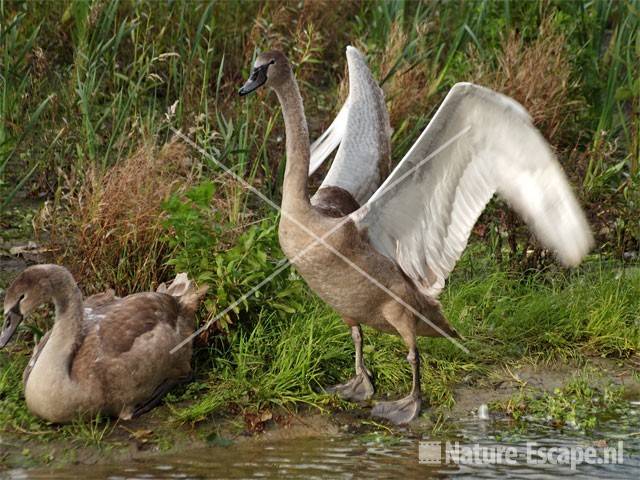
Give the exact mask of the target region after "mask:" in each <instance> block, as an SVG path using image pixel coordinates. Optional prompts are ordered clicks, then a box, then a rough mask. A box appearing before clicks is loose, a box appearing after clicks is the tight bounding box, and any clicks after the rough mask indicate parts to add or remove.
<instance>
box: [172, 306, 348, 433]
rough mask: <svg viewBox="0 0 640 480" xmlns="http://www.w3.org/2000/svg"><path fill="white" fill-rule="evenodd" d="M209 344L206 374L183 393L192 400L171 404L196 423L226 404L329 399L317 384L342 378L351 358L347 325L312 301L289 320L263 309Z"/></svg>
mask: <svg viewBox="0 0 640 480" xmlns="http://www.w3.org/2000/svg"><path fill="white" fill-rule="evenodd" d="M212 348H214V349H212V350H210V351H209V352H208V355H207V358H206V359H205V362H206V365H207V369H206V375H205V376H204V377H203V378H199V379H197V380H196V382H195V383H194V384H193V385H192V386H191V387H190V389H188V390H187V392H185V394H184V396H183V397H182V399H184V398H185V397H186V398H189V397H192V398H193V399H194V401H193V402H192V403H191V404H190V405H189V406H187V407H173V415H174V417H175V419H176V420H178V421H180V422H198V421H201V420H204V419H205V418H208V417H209V416H211V415H213V414H219V413H221V412H223V411H228V410H229V408H230V407H231V406H234V407H235V408H232V409H231V410H232V411H233V410H235V411H238V409H240V410H245V409H246V410H260V409H265V408H273V407H276V406H280V407H285V408H292V407H296V406H299V405H301V404H306V405H312V406H315V407H321V406H322V405H324V404H326V403H327V401H328V398H327V397H326V396H325V395H324V394H323V393H322V391H321V388H322V386H324V385H327V384H331V383H336V382H338V381H339V380H341V379H343V378H346V375H349V374H350V372H349V366H350V365H351V361H352V360H351V355H350V337H349V331H348V329H347V328H346V327H345V326H344V325H343V324H342V322H341V321H340V320H339V319H338V318H336V317H335V315H333V314H331V313H330V312H329V311H328V310H327V309H326V307H325V306H324V305H322V304H321V303H320V302H319V301H317V300H313V301H311V302H310V304H309V305H308V308H307V309H306V311H304V312H300V313H294V314H293V315H292V316H291V317H290V318H288V319H285V318H282V317H279V316H277V315H271V314H268V313H264V314H262V315H260V319H259V320H258V322H257V323H256V324H255V325H252V326H248V325H246V324H241V325H240V326H239V328H237V329H235V330H234V331H232V332H231V333H230V335H229V337H228V338H227V339H226V340H224V341H219V342H218V347H212ZM179 399H180V398H179Z"/></svg>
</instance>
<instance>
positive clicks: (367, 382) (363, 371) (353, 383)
mask: <svg viewBox="0 0 640 480" xmlns="http://www.w3.org/2000/svg"><path fill="white" fill-rule="evenodd" d="M351 338H352V339H353V344H354V345H355V347H356V376H355V377H353V378H352V379H351V380H349V381H348V382H346V383H342V384H340V385H334V386H333V387H327V388H326V391H327V392H328V393H336V394H337V395H339V396H340V397H341V398H343V399H345V400H351V401H353V402H361V401H364V400H369V399H370V398H371V397H373V394H374V392H375V390H374V388H373V383H372V382H371V372H370V371H369V369H368V368H367V367H366V366H365V365H364V358H363V356H362V329H361V328H360V325H352V326H351Z"/></svg>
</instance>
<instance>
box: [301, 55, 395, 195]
mask: <svg viewBox="0 0 640 480" xmlns="http://www.w3.org/2000/svg"><path fill="white" fill-rule="evenodd" d="M347 62H348V64H349V97H348V99H347V101H346V102H345V104H344V106H343V107H342V109H341V110H340V113H339V114H338V116H337V117H336V119H335V120H334V122H333V123H332V124H331V126H330V127H329V129H328V130H327V131H326V132H325V133H324V134H323V135H322V136H321V137H320V138H319V139H318V140H317V141H316V142H314V144H313V145H312V148H311V149H312V154H311V167H310V170H312V171H314V170H315V168H317V167H318V166H319V165H320V164H321V163H322V162H323V161H324V159H326V158H327V157H328V156H329V155H330V153H331V152H332V151H333V150H334V149H335V148H336V146H338V145H339V147H338V153H337V154H336V157H335V159H334V160H333V164H332V165H331V169H330V170H329V173H327V176H326V178H325V179H324V181H323V182H322V185H321V187H320V189H322V188H323V187H340V188H342V189H344V190H346V191H347V192H349V193H350V194H351V195H352V196H353V198H355V200H356V201H357V202H358V204H359V205H362V204H364V203H365V202H366V201H367V200H368V199H369V197H370V196H371V194H372V193H373V192H375V190H376V188H378V185H379V184H380V182H381V179H382V178H384V175H385V174H386V173H387V170H388V168H389V162H390V146H389V137H390V132H391V128H390V126H389V116H388V114H387V107H386V105H385V103H384V94H383V93H382V90H381V89H380V87H379V86H378V84H377V83H376V82H375V80H374V79H373V77H372V75H371V71H370V70H369V68H368V67H367V63H366V61H365V59H364V56H363V55H362V54H361V53H360V52H359V51H358V50H357V49H355V48H354V47H347ZM312 202H313V199H312Z"/></svg>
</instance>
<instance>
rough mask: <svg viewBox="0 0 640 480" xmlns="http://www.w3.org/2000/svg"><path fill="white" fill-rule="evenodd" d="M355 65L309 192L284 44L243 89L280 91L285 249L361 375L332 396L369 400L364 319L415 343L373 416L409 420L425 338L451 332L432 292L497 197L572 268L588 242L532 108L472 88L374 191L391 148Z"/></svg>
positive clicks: (300, 117) (458, 90)
mask: <svg viewBox="0 0 640 480" xmlns="http://www.w3.org/2000/svg"><path fill="white" fill-rule="evenodd" d="M347 59H348V61H349V84H350V85H349V88H350V92H349V98H348V101H347V102H346V105H345V107H343V110H342V111H341V113H340V114H339V115H338V117H339V118H337V119H336V121H335V122H334V124H332V127H331V128H330V130H331V131H330V132H328V133H327V134H325V135H323V137H321V138H320V139H319V142H316V143H315V144H314V152H320V153H318V154H317V155H316V158H314V163H315V165H314V167H315V168H317V165H318V163H321V162H322V160H323V158H326V156H328V154H329V153H330V151H331V150H333V149H334V148H335V147H336V146H337V145H338V144H339V145H340V146H339V148H338V153H337V154H336V158H335V159H334V162H333V165H332V167H331V170H330V171H329V173H328V174H327V177H326V179H325V181H324V183H323V184H322V187H321V188H320V190H319V191H318V192H317V193H316V194H315V196H314V197H313V198H312V199H310V198H309V194H308V192H307V173H308V171H309V163H310V147H309V135H308V130H307V123H306V119H305V115H304V109H303V105H302V98H301V96H300V92H299V90H298V85H297V83H296V80H295V78H294V75H293V72H292V69H291V66H290V64H289V62H288V60H287V58H286V57H285V56H284V55H283V54H282V53H280V52H277V51H272V52H268V53H263V54H261V55H259V56H258V58H257V60H256V62H255V65H254V68H253V71H252V73H251V77H250V78H249V80H248V81H247V82H246V83H245V85H244V86H243V87H242V89H241V90H240V94H241V95H245V94H248V93H250V92H252V91H254V90H256V89H257V88H259V87H260V86H267V87H269V88H271V89H273V90H274V91H275V92H276V95H277V96H278V99H279V101H280V103H281V105H282V112H283V116H284V122H285V129H286V155H287V164H286V169H285V178H284V186H283V196H282V211H283V213H282V216H281V220H280V226H279V237H280V243H281V245H282V249H283V250H284V252H285V254H286V255H287V257H288V258H289V259H290V260H291V261H292V263H293V264H294V265H295V266H296V268H297V269H298V271H299V272H300V274H301V275H302V276H303V277H304V279H305V280H306V281H307V283H308V284H309V286H310V287H311V288H312V289H313V290H314V291H315V292H316V293H317V294H318V295H319V296H320V297H321V298H322V299H323V300H324V301H326V302H327V303H328V304H329V305H331V306H332V307H333V308H334V309H335V310H336V311H337V312H338V313H339V314H340V315H341V316H342V318H343V319H344V321H345V323H346V324H347V325H348V326H350V327H351V334H352V338H353V341H354V343H355V349H356V362H355V372H356V376H355V377H354V378H353V379H351V380H350V381H349V382H347V383H345V384H342V385H338V386H336V387H333V388H332V389H331V390H332V391H335V392H337V393H338V394H340V395H342V396H343V397H345V398H348V399H352V400H363V399H369V398H371V396H372V395H373V393H374V389H373V384H372V382H371V374H370V372H369V370H368V369H367V368H366V366H365V365H364V361H363V355H362V332H361V329H360V325H361V324H365V325H369V326H371V327H374V328H376V329H379V330H382V331H386V332H393V333H397V334H399V335H400V336H401V337H402V339H403V340H404V342H405V344H406V345H407V348H408V350H409V354H408V356H407V360H408V361H409V363H410V364H411V367H412V371H413V385H412V388H411V392H410V394H409V395H408V396H407V397H405V398H403V399H400V400H397V401H392V402H379V403H377V404H376V405H375V406H374V408H373V411H372V414H373V415H374V416H378V417H382V418H386V419H388V420H391V421H393V422H395V423H407V422H409V421H411V420H412V419H414V418H415V417H416V416H417V415H418V414H419V412H420V407H421V392H420V356H419V354H418V349H417V346H416V335H425V336H451V337H455V336H456V332H455V330H454V329H453V328H452V327H451V325H450V324H449V322H448V321H447V319H446V318H445V316H444V315H443V312H442V309H441V306H440V303H439V302H438V301H437V300H436V297H437V295H438V293H439V292H440V291H441V290H442V288H443V287H444V282H445V279H446V278H447V277H448V275H449V273H450V272H451V270H452V269H453V267H454V265H455V263H456V261H457V260H458V258H459V257H460V255H461V254H462V252H463V250H464V248H465V246H466V244H467V241H468V238H469V235H470V232H471V229H472V227H473V225H474V223H475V222H476V220H477V219H478V217H479V215H480V213H481V212H482V210H483V209H484V207H485V205H486V204H487V202H488V201H489V199H490V198H491V197H492V196H493V194H494V193H496V192H497V193H498V194H499V195H500V196H501V197H503V198H504V199H506V200H507V201H508V202H509V203H510V204H511V206H512V207H513V208H514V209H515V210H516V211H518V212H519V214H520V215H521V216H522V217H523V218H524V219H525V220H526V222H527V223H528V224H529V226H530V227H531V228H532V229H533V231H534V232H535V233H536V235H537V236H538V238H539V240H540V241H541V242H542V243H543V244H544V245H546V246H548V247H550V248H552V249H553V250H554V251H555V252H556V254H557V257H558V259H559V260H560V261H561V262H562V263H563V264H565V265H567V266H573V265H577V264H578V263H579V262H580V261H581V259H582V258H583V256H584V255H585V254H586V253H587V252H588V251H589V249H590V248H591V245H592V236H591V232H590V230H589V227H588V225H587V222H586V220H585V217H584V214H583V212H582V210H581V209H580V207H579V205H578V203H577V201H576V199H575V197H574V195H573V193H572V191H571V188H570V186H569V184H568V183H567V180H566V178H565V176H564V174H563V172H562V169H561V167H560V165H559V164H558V162H557V160H556V159H555V157H554V155H553V153H552V152H551V149H550V148H549V145H548V144H547V143H546V141H545V140H544V138H543V137H542V135H540V133H539V132H538V131H537V130H536V129H535V127H534V126H533V124H532V122H531V119H530V117H529V115H528V114H527V112H526V111H525V109H524V108H523V107H522V106H521V105H519V104H518V103H517V102H515V101H514V100H512V99H510V98H508V97H505V96H503V95H500V94H498V93H496V92H493V91H491V90H488V89H486V88H482V87H479V86H476V85H472V84H469V83H459V84H456V85H455V86H454V87H453V88H452V90H451V91H450V92H449V94H448V95H447V97H446V98H445V100H444V102H443V103H442V105H441V106H440V108H439V109H438V111H437V112H436V114H435V116H434V117H433V119H432V120H431V122H430V123H429V125H428V126H427V128H426V129H425V130H424V132H423V133H422V135H421V136H420V138H418V140H417V142H416V143H415V144H414V145H413V146H412V147H411V148H410V149H409V151H408V152H407V154H406V155H405V157H404V158H403V159H402V160H401V161H400V163H399V164H398V166H397V167H396V168H395V169H394V170H393V172H392V173H391V174H390V175H389V176H388V178H387V179H386V181H385V182H384V184H383V185H382V186H381V187H379V182H380V181H381V178H382V177H381V175H382V172H383V171H384V168H383V166H384V165H385V164H387V163H388V160H389V152H390V148H389V121H388V118H387V112H386V107H385V104H384V98H383V96H382V92H381V91H380V89H379V88H378V87H377V85H376V84H375V82H374V81H373V79H372V78H371V75H370V73H369V71H368V69H367V68H366V64H365V62H364V58H363V57H362V55H361V54H360V53H359V52H358V51H357V50H356V49H354V48H351V47H349V48H347ZM378 187H379V188H378ZM314 236H315V238H314ZM317 237H321V238H323V240H322V241H321V242H319V241H317Z"/></svg>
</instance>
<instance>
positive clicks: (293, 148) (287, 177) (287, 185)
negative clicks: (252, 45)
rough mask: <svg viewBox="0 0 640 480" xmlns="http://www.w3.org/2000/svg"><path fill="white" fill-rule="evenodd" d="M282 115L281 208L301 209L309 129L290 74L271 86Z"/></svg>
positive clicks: (306, 199) (305, 198) (304, 203)
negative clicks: (284, 158)
mask: <svg viewBox="0 0 640 480" xmlns="http://www.w3.org/2000/svg"><path fill="white" fill-rule="evenodd" d="M275 91H276V94H277V95H278V99H279V100H280V104H281V105H282V115H283V116H284V126H285V133H286V137H287V164H286V168H285V174H284V185H283V189H282V209H283V210H284V211H285V212H290V213H294V212H303V211H306V210H308V209H309V208H310V203H309V193H308V191H307V178H308V176H309V155H310V153H309V130H308V128H307V119H306V118H305V115H304V106H303V104H302V97H301V96H300V90H299V89H298V84H297V82H296V80H295V78H294V76H293V73H291V75H290V76H289V78H288V80H287V81H286V82H284V83H283V84H282V85H280V86H279V87H278V88H276V89H275Z"/></svg>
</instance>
